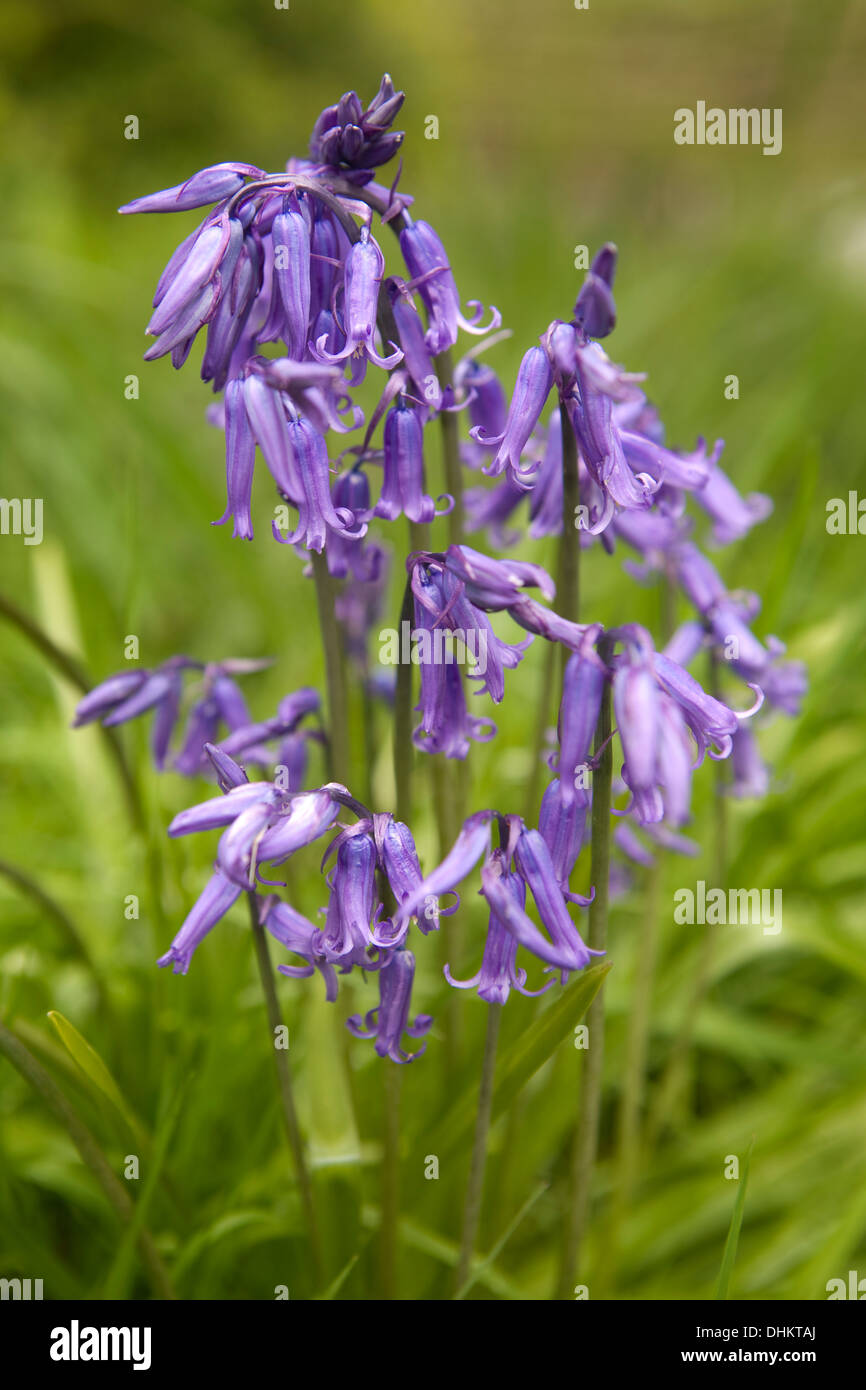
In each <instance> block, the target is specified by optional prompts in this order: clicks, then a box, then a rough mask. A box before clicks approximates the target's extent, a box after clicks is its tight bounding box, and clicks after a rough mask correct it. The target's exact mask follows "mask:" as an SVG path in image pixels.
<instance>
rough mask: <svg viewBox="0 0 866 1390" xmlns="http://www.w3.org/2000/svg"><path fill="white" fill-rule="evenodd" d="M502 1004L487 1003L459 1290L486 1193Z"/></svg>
mask: <svg viewBox="0 0 866 1390" xmlns="http://www.w3.org/2000/svg"><path fill="white" fill-rule="evenodd" d="M501 1017H502V1005H501V1004H488V1005H487V1032H486V1035H485V1038H484V1056H483V1058H482V1062H481V1084H480V1086H479V1089H478V1113H477V1115H476V1118H475V1138H474V1140H473V1143H472V1157H471V1160H470V1164H469V1181H468V1183H467V1184H466V1199H465V1203H464V1206H463V1230H462V1233H461V1238H460V1259H459V1261H458V1264H457V1291H458V1292H459V1291H460V1290H461V1289H462V1288H463V1286H464V1284H465V1283H466V1281H467V1279H468V1278H469V1270H470V1267H471V1264H472V1256H473V1254H474V1252H475V1242H476V1240H477V1238H478V1227H479V1224H480V1221H481V1201H482V1198H483V1195H484V1172H485V1168H486V1166H487V1139H488V1135H489V1132H490V1116H491V1113H492V1110H493V1080H494V1073H495V1069H496V1045H497V1042H498V1041H499V1024H500V1021H501Z"/></svg>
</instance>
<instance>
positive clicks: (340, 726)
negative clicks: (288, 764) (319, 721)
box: [311, 552, 350, 786]
mask: <svg viewBox="0 0 866 1390" xmlns="http://www.w3.org/2000/svg"><path fill="white" fill-rule="evenodd" d="M311 559H312V565H313V580H314V582H315V586H316V604H317V606H318V610H319V629H320V632H321V634H322V650H323V652H324V657H325V685H326V687H327V691H328V755H329V771H330V776H331V779H332V780H333V781H336V782H342V784H343V785H344V786H348V785H349V766H350V761H349V760H350V753H349V696H348V689H347V685H346V662H345V656H344V652H343V644H342V642H341V640H340V630H339V628H338V626H337V619H336V617H335V615H334V586H333V582H332V580H331V576H330V575H329V573H328V562H327V560H326V559H325V556H324V555H317V554H316V553H315V552H313V553H312V555H311Z"/></svg>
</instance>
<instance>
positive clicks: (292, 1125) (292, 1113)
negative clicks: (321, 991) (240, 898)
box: [247, 893, 322, 1276]
mask: <svg viewBox="0 0 866 1390" xmlns="http://www.w3.org/2000/svg"><path fill="white" fill-rule="evenodd" d="M247 897H248V899H249V907H250V925H251V926H252V931H253V942H254V944H255V949H256V963H257V965H258V967H259V978H260V980H261V983H262V993H263V994H264V997H265V1009H266V1011H267V1015H268V1025H269V1027H270V1039H271V1047H272V1049H273V1053H274V1060H275V1062H276V1068H277V1081H278V1084H279V1089H280V1102H281V1108H282V1114H283V1124H284V1127H285V1131H286V1138H287V1139H288V1141H289V1149H290V1150H291V1154H292V1161H293V1163H294V1165H295V1175H296V1177H297V1179H298V1189H299V1191H300V1194H301V1204H302V1206H303V1208H304V1216H305V1218H306V1222H307V1231H308V1234H309V1237H310V1249H311V1251H312V1255H313V1265H314V1267H315V1271H316V1274H317V1276H318V1275H319V1274H321V1270H322V1253H321V1245H320V1242H319V1228H318V1223H317V1221H316V1209H315V1205H314V1202H313V1184H312V1182H311V1181H310V1170H309V1168H308V1167H307V1159H306V1154H305V1153H304V1141H303V1138H302V1137H301V1128H300V1125H299V1124H298V1112H297V1110H296V1108H295V1097H294V1091H293V1088H292V1075H291V1072H290V1070H289V1054H288V1050H287V1049H286V1048H284V1047H277V1045H276V1042H277V1030H278V1029H279V1030H282V1029H283V1027H284V1026H285V1025H284V1023H283V1016H282V1013H281V1011H280V1002H279V999H278V998H277V987H276V981H275V979H274V967H273V965H272V963H271V954H270V951H269V950H268V939H267V936H266V935H265V929H264V927H263V926H262V924H261V922H260V921H259V913H258V905H257V902H256V895H255V893H248V894H247Z"/></svg>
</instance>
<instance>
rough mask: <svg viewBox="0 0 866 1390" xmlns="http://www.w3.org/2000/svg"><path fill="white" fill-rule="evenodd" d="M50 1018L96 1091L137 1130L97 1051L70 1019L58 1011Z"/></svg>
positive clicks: (51, 1011)
mask: <svg viewBox="0 0 866 1390" xmlns="http://www.w3.org/2000/svg"><path fill="white" fill-rule="evenodd" d="M48 1017H49V1018H50V1019H51V1022H52V1023H53V1024H54V1027H55V1028H56V1029H57V1033H58V1035H59V1037H60V1041H61V1042H62V1043H63V1046H64V1047H65V1048H66V1051H67V1052H68V1053H69V1055H70V1057H71V1058H72V1060H73V1061H74V1062H75V1063H76V1064H77V1065H78V1066H79V1068H80V1069H81V1071H83V1072H84V1075H85V1076H86V1077H87V1079H88V1081H91V1082H92V1083H93V1085H94V1086H95V1087H96V1089H97V1090H98V1091H101V1092H102V1094H103V1095H104V1096H105V1097H106V1098H107V1099H108V1100H109V1101H110V1102H111V1104H112V1105H113V1106H114V1107H115V1109H116V1110H118V1111H119V1112H120V1114H121V1115H122V1116H123V1118H124V1120H126V1122H127V1124H128V1125H129V1126H130V1127H131V1128H132V1129H133V1130H135V1129H137V1123H136V1121H135V1118H134V1116H133V1114H132V1112H131V1110H130V1109H129V1106H128V1105H127V1103H126V1101H125V1100H124V1099H123V1096H122V1095H121V1093H120V1088H119V1086H118V1084H117V1082H116V1081H115V1079H114V1077H113V1076H112V1075H111V1072H110V1071H109V1070H108V1067H107V1066H106V1065H105V1063H104V1062H103V1060H102V1058H101V1057H100V1055H99V1053H98V1052H97V1051H96V1049H95V1048H93V1047H91V1045H90V1043H89V1042H88V1041H87V1039H86V1038H84V1037H82V1035H81V1034H80V1033H79V1031H78V1029H77V1028H76V1027H74V1025H73V1024H71V1023H70V1022H69V1019H68V1018H64V1017H63V1014H61V1013H58V1012H57V1010H56V1009H49V1011H48Z"/></svg>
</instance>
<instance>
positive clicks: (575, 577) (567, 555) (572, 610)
mask: <svg viewBox="0 0 866 1390" xmlns="http://www.w3.org/2000/svg"><path fill="white" fill-rule="evenodd" d="M559 415H560V420H561V424H562V535H561V537H560V541H559V570H558V576H557V586H556V611H557V612H558V613H560V614H561V615H562V617H563V618H567V619H568V621H569V622H570V623H576V622H578V615H579V613H580V529H579V527H578V525H577V521H578V514H577V508H578V507H579V505H580V475H579V473H578V467H577V440H576V439H575V437H574V430H573V429H572V428H571V421H570V420H569V418H568V412H567V410H566V409H565V406H560V409H559ZM562 652H563V659H565V660H567V659H568V652H567V650H566V649H565V647H563V649H562Z"/></svg>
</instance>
